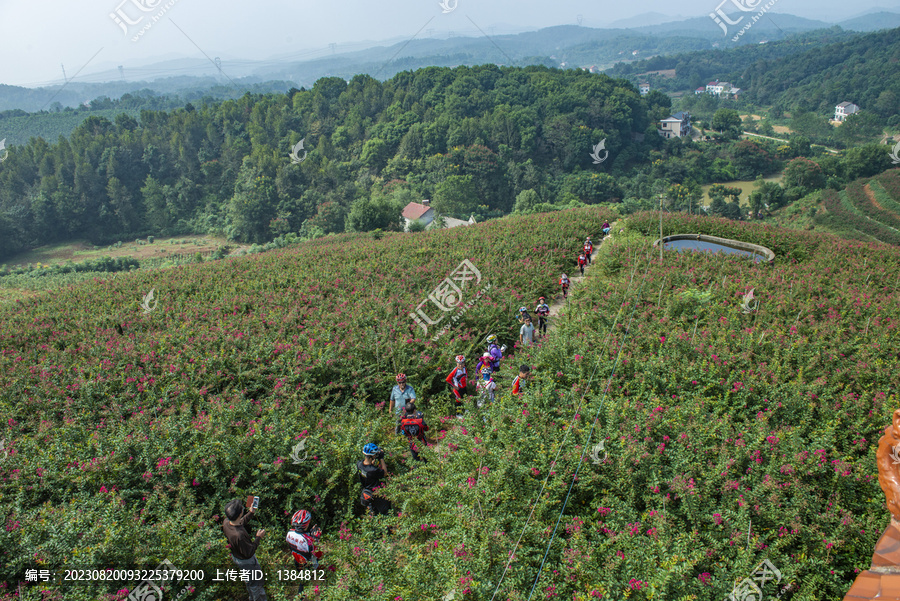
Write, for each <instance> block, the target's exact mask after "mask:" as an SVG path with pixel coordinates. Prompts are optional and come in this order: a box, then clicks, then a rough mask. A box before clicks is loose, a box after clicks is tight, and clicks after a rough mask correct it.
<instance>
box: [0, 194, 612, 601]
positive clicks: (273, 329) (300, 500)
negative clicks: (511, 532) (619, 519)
mask: <svg viewBox="0 0 900 601" xmlns="http://www.w3.org/2000/svg"><path fill="white" fill-rule="evenodd" d="M613 218H614V214H613V213H611V212H609V211H608V210H605V209H596V208H594V209H579V210H570V211H561V212H557V213H554V214H553V215H552V216H539V217H528V218H515V217H514V218H508V219H504V220H498V221H494V222H490V223H486V224H482V225H479V226H477V227H471V228H456V229H452V230H445V231H436V232H432V233H425V234H421V235H418V236H416V237H412V236H403V235H396V234H394V235H391V234H385V236H384V237H383V239H381V240H373V239H372V237H371V236H361V235H344V236H336V237H330V238H324V239H316V240H313V241H310V242H307V243H304V244H301V245H299V246H297V247H295V248H291V249H284V250H275V251H272V252H270V253H268V254H262V255H254V256H250V257H245V258H240V259H231V260H225V261H221V262H215V263H206V264H200V265H186V266H180V267H177V268H173V269H170V270H163V271H139V272H135V273H131V274H128V275H126V276H124V277H123V276H120V277H118V278H116V279H110V280H94V281H92V282H87V283H83V284H78V285H75V286H71V287H67V288H62V289H59V290H55V291H53V292H52V293H51V294H47V295H43V296H40V297H35V298H29V299H27V300H23V301H18V302H16V303H8V304H6V305H4V306H2V307H0V322H2V323H3V327H2V330H0V407H2V411H0V415H2V416H3V418H4V424H3V430H2V431H0V440H2V441H3V442H4V443H5V447H4V450H2V451H0V498H3V499H5V500H6V501H7V502H6V504H5V506H4V509H5V511H4V518H5V519H4V523H5V524H6V527H5V528H3V529H0V545H2V549H0V581H4V580H6V581H13V580H14V579H15V576H16V575H17V574H18V575H21V571H22V570H23V569H24V568H25V567H28V566H31V565H33V564H40V565H43V566H48V567H52V568H58V567H62V566H72V565H74V564H78V565H82V566H90V567H102V566H118V567H129V566H133V565H134V564H136V563H140V564H152V566H153V567H155V566H156V565H157V564H158V563H159V562H160V561H162V560H163V559H166V558H168V559H169V560H170V561H172V563H173V564H175V565H176V566H179V567H185V568H187V567H189V566H194V567H199V566H201V565H203V566H206V567H207V568H208V567H209V566H217V567H223V568H228V567H231V564H230V561H229V559H228V552H227V550H226V548H225V543H224V539H223V537H222V534H221V529H220V523H221V520H222V512H223V506H224V504H225V503H226V502H227V501H228V500H230V499H231V498H235V497H238V498H245V496H246V495H247V494H255V495H258V496H260V497H261V499H262V505H261V511H260V516H259V518H258V519H257V520H256V521H257V523H258V525H259V526H258V527H265V528H269V529H270V530H271V531H272V532H271V535H270V536H269V537H268V538H266V539H265V540H264V542H263V544H262V546H261V550H260V553H259V555H260V560H261V561H262V562H263V564H264V565H267V567H271V566H281V565H284V564H285V561H286V559H285V556H284V555H283V548H282V544H281V542H282V540H283V538H282V537H283V531H284V530H285V529H286V528H287V526H288V519H289V517H290V514H291V513H292V512H293V511H295V510H296V509H298V508H300V507H307V508H309V509H311V510H312V511H313V512H314V514H315V516H316V519H317V521H320V522H321V523H322V525H323V526H325V527H326V530H328V529H329V525H331V526H333V527H332V528H331V532H336V530H337V528H336V526H334V525H335V524H339V523H341V522H346V523H347V525H348V526H347V529H348V532H350V531H352V532H354V536H353V537H352V540H349V539H348V541H347V544H348V545H350V546H349V547H347V549H344V548H343V546H341V545H343V542H342V541H340V540H339V539H337V537H331V542H330V543H326V546H327V545H328V544H331V545H335V546H337V547H338V548H339V549H340V550H339V551H338V550H329V554H330V555H331V556H332V557H333V558H334V561H335V562H339V564H338V565H342V566H343V565H344V561H345V560H344V559H343V558H342V557H343V556H342V555H341V553H343V551H345V550H346V551H347V553H348V555H347V559H346V561H350V557H353V558H354V559H359V558H367V557H369V549H373V548H376V547H377V545H375V544H374V543H373V542H372V540H369V541H368V542H366V539H365V537H364V536H362V535H357V534H356V531H358V530H359V529H360V524H359V523H358V518H356V517H354V515H353V514H354V511H355V510H357V511H358V509H359V506H358V496H359V490H358V485H357V484H356V483H355V480H354V479H353V478H352V466H353V465H354V463H355V461H356V460H357V459H359V451H360V448H361V446H362V445H363V444H364V443H365V442H368V441H369V440H375V441H377V442H378V443H379V444H382V445H384V446H385V447H386V448H387V449H388V450H389V451H390V452H391V453H392V457H395V458H396V461H399V462H400V463H399V464H396V463H394V464H392V465H395V467H396V468H397V469H399V470H400V471H401V472H403V471H405V470H406V469H408V468H407V467H405V464H404V461H405V459H402V458H403V457H406V456H408V446H407V445H406V442H405V440H403V439H400V438H398V437H394V436H393V435H392V433H393V423H392V422H391V421H390V418H389V417H388V416H386V415H385V414H384V412H383V411H378V410H377V409H376V408H375V407H374V406H373V402H377V401H385V400H386V399H387V396H388V393H389V391H390V388H391V386H392V384H393V380H394V378H393V376H394V375H395V374H396V373H397V372H400V371H402V372H405V373H406V374H407V375H408V376H409V381H410V383H411V384H413V385H414V386H415V388H416V391H417V393H418V395H419V398H420V406H421V407H422V408H423V409H424V410H425V411H426V412H427V414H428V417H429V420H430V421H431V423H433V424H435V425H437V418H438V417H439V416H440V415H446V414H449V413H450V401H449V397H448V393H447V390H446V385H445V384H444V381H443V379H444V377H445V376H446V372H448V371H449V369H450V368H451V367H452V365H453V359H452V358H453V356H454V355H456V354H459V353H465V354H467V355H473V354H474V353H475V351H476V350H478V351H480V350H482V349H483V340H484V336H485V335H486V334H488V333H491V332H493V333H496V334H498V335H499V336H500V338H501V342H506V343H511V342H512V341H513V340H514V339H515V338H516V336H517V334H518V324H516V323H515V322H514V321H513V320H512V319H511V316H512V315H513V314H514V312H515V308H516V307H518V306H519V305H521V304H523V303H524V304H531V303H533V302H535V299H536V298H537V297H538V296H540V295H546V296H547V297H548V298H552V296H553V295H554V294H555V293H556V292H557V286H556V284H555V282H556V279H557V277H558V274H559V272H560V271H561V270H563V269H569V268H570V260H571V249H572V248H577V247H579V246H580V244H581V243H582V241H583V240H584V238H585V236H587V235H596V233H597V232H598V231H599V229H600V226H601V225H602V223H603V222H604V221H605V220H611V219H613ZM323 257H328V258H329V259H330V260H328V261H323V260H322V259H323ZM463 259H470V260H471V261H472V262H473V263H474V264H475V265H476V266H477V267H478V268H479V269H480V271H481V273H482V275H483V277H484V279H485V280H486V281H487V282H490V283H491V288H490V291H489V292H487V293H486V294H485V295H483V296H482V297H481V298H480V299H479V301H478V303H477V304H475V305H474V306H473V307H471V308H470V310H468V311H467V312H466V314H465V316H464V318H463V319H462V320H461V321H460V322H459V323H456V324H455V325H454V326H453V328H452V329H451V331H450V332H449V333H448V334H447V335H446V336H444V337H442V338H440V339H439V340H438V341H436V342H433V341H431V339H430V338H427V337H424V336H422V334H421V330H420V329H419V328H418V326H417V325H416V324H415V322H413V320H412V319H411V318H410V317H409V313H410V312H411V311H412V310H413V309H414V308H415V306H416V305H417V304H418V303H419V302H421V300H423V299H424V298H425V297H426V296H427V294H428V293H429V292H431V291H432V290H433V289H434V288H435V286H437V285H438V284H439V283H440V281H441V280H442V279H443V278H445V277H447V275H448V274H449V273H450V272H451V271H452V270H453V269H454V268H455V267H456V266H457V265H458V264H459V263H460V262H461V261H462V260H463ZM151 288H154V289H155V290H156V292H157V295H156V296H157V298H158V299H159V307H158V309H157V310H155V311H154V312H153V313H152V314H150V315H143V314H142V312H141V310H140V307H139V304H140V300H141V298H142V296H143V294H145V293H146V291H148V290H150V289H151ZM119 329H121V332H119ZM510 346H512V345H511V344H510ZM505 369H507V370H508V371H509V372H510V373H512V371H513V370H511V369H510V368H508V367H507V368H505ZM511 379H512V377H508V378H507V382H509V381H511ZM520 419H521V418H520ZM7 420H8V421H7ZM523 424H524V422H523ZM523 427H524V426H523ZM531 427H533V424H532V426H531ZM482 436H483V435H482ZM470 440H472V437H471V436H469V437H465V438H457V437H455V436H452V435H448V436H447V442H448V443H456V444H459V445H460V447H458V448H459V449H465V452H466V453H468V452H470V448H469V446H468V441H470ZM301 441H305V452H306V454H307V455H308V456H305V457H304V454H303V453H300V455H299V458H302V460H301V461H300V462H299V463H295V462H294V460H293V459H292V458H291V453H292V449H293V448H294V447H295V445H297V444H298V443H300V442H301ZM463 441H466V442H467V446H463V445H462V443H463ZM444 444H445V445H446V443H444ZM494 444H499V443H498V442H497V441H494ZM445 448H446V449H447V450H445V452H446V453H448V457H451V456H455V455H454V454H455V453H456V451H451V450H449V449H450V447H449V446H446V447H445ZM459 456H460V457H461V456H462V452H460V454H459ZM392 461H393V460H392ZM494 465H495V464H494V463H490V464H487V463H486V464H485V465H484V466H482V471H481V472H477V473H476V470H477V468H478V466H477V465H476V466H474V467H473V468H472V470H468V469H466V472H467V474H466V476H465V477H462V478H461V479H460V480H459V481H458V482H457V481H456V480H455V479H454V480H453V484H452V485H451V486H452V488H453V489H454V490H455V489H456V485H457V484H460V483H462V484H464V483H465V482H466V481H467V478H472V479H473V482H478V481H479V478H480V479H481V480H482V481H492V482H499V481H501V480H500V478H501V477H500V476H499V475H496V474H495V473H494V471H493V468H494ZM460 469H462V468H460ZM469 471H471V473H468V472H469ZM523 472H524V468H523ZM522 477H523V478H524V477H525V476H524V474H523V476H522ZM397 481H398V483H399V482H402V476H398V478H397ZM523 481H524V480H523ZM527 482H529V483H530V482H532V480H531V478H530V477H528V480H527ZM397 486H400V485H399V484H398V485H397ZM476 488H477V487H475V486H474V485H473V486H472V487H471V488H468V487H466V488H465V490H470V491H474V490H475V489H476ZM385 494H388V495H398V494H402V489H401V488H398V487H394V488H393V489H392V490H389V491H387V492H386V493H385ZM459 494H460V495H463V494H464V488H463V487H460V488H459ZM473 494H474V493H473ZM460 498H463V497H460ZM465 498H467V499H469V498H470V497H465ZM397 505H398V506H402V504H401V503H399V502H398V503H397ZM409 511H410V514H411V515H415V513H416V512H415V511H413V510H412V508H410V510H409ZM428 523H435V524H437V525H438V526H441V524H444V525H445V526H446V525H447V520H446V519H444V520H441V521H438V520H429V521H428ZM431 532H433V531H431ZM348 537H349V534H348ZM353 547H359V549H360V551H359V552H358V553H357V554H356V555H352V554H351V553H350V549H352V548H353ZM454 548H455V547H454ZM469 549H470V547H467V548H466V550H465V554H466V555H465V556H459V558H458V559H459V560H460V561H462V560H463V559H464V558H465V557H469V556H471V555H473V554H475V551H472V550H469ZM385 561H387V557H386V558H385ZM391 561H393V560H391ZM287 565H291V564H287ZM384 565H385V566H386V565H387V564H384ZM345 567H347V568H348V570H349V569H350V566H349V565H348V566H345ZM367 569H368V568H367ZM383 573H384V574H385V576H386V578H385V580H384V582H385V587H386V588H391V587H393V586H394V584H391V582H392V580H391V578H392V577H391V578H387V576H390V574H391V570H388V569H387V568H385V571H384V572H383ZM481 579H482V576H481V575H480V574H479V575H478V576H477V577H475V578H474V581H473V583H469V585H468V586H470V587H475V586H480V584H475V583H474V582H475V581H477V582H478V583H482V580H481ZM136 584H137V583H132V585H136ZM32 586H34V585H32ZM120 586H121V585H120ZM201 588H202V587H201ZM15 589H16V586H15V583H14V585H13V587H12V590H15ZM241 589H242V585H238V586H236V587H230V588H229V587H228V586H226V585H218V586H213V587H211V588H209V590H207V591H204V590H200V591H198V593H197V595H199V596H198V597H196V598H208V599H213V598H223V597H222V596H219V595H226V594H231V593H234V594H237V595H240V594H241ZM115 590H118V589H110V592H111V593H114V592H115ZM333 590H334V591H335V592H334V593H333V594H335V595H337V596H336V597H335V598H341V597H340V594H339V593H338V592H337V591H338V588H335V589H333ZM229 591H230V592H229ZM78 594H79V593H78V592H73V591H68V592H66V598H67V599H78V598H79V597H78V596H77V595H78ZM97 594H99V593H98V592H97V591H93V590H87V589H85V591H84V593H83V597H81V598H83V599H95V598H97ZM373 594H374V593H373ZM203 595H208V596H207V597H203ZM2 596H3V592H2V591H0V598H2ZM343 598H346V597H343Z"/></svg>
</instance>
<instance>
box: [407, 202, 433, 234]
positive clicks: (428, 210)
mask: <svg viewBox="0 0 900 601" xmlns="http://www.w3.org/2000/svg"><path fill="white" fill-rule="evenodd" d="M430 205H431V201H430V200H423V201H422V202H421V203H418V202H411V203H409V204H408V205H406V206H405V207H404V208H403V222H404V224H403V231H408V230H409V224H410V223H411V222H413V221H421V222H422V223H424V224H425V225H428V224H429V223H431V222H432V221H434V209H433V208H432V207H431V206H430Z"/></svg>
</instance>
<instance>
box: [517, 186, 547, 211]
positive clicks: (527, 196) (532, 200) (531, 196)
mask: <svg viewBox="0 0 900 601" xmlns="http://www.w3.org/2000/svg"><path fill="white" fill-rule="evenodd" d="M540 202H541V198H540V196H538V193H537V192H535V191H534V190H522V191H521V192H519V195H518V196H516V204H515V209H514V210H515V212H516V213H530V212H531V211H532V210H534V207H535V206H536V205H537V204H539V203H540Z"/></svg>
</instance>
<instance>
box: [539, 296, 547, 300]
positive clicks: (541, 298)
mask: <svg viewBox="0 0 900 601" xmlns="http://www.w3.org/2000/svg"><path fill="white" fill-rule="evenodd" d="M538 300H547V299H545V298H544V297H543V296H542V297H540V298H539V299H538Z"/></svg>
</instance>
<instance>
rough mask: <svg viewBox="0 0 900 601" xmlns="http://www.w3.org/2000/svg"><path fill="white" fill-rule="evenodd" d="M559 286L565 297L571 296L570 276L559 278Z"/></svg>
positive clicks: (563, 275)
mask: <svg viewBox="0 0 900 601" xmlns="http://www.w3.org/2000/svg"><path fill="white" fill-rule="evenodd" d="M559 285H560V286H561V287H562V293H563V297H564V298H565V297H568V296H569V276H567V275H566V274H562V275H561V276H559Z"/></svg>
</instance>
